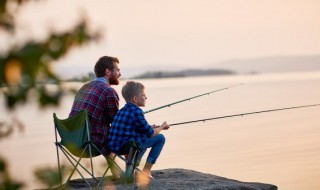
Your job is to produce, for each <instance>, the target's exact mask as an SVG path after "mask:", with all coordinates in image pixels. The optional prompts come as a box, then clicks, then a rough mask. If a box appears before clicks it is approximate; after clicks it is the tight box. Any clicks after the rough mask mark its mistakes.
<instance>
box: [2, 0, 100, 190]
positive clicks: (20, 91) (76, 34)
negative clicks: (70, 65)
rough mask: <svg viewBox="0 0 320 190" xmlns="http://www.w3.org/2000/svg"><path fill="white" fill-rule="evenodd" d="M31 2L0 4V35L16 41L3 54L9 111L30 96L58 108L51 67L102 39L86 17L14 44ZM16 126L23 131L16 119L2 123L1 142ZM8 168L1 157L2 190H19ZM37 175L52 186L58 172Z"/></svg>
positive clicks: (58, 90)
mask: <svg viewBox="0 0 320 190" xmlns="http://www.w3.org/2000/svg"><path fill="white" fill-rule="evenodd" d="M30 1H32V0H1V1H0V35H3V36H8V38H9V39H10V40H12V41H13V43H9V44H6V49H5V50H3V51H1V52H0V98H1V96H3V97H4V99H5V104H6V107H7V108H8V110H9V111H12V110H14V109H15V108H17V107H18V106H19V105H21V104H24V103H26V102H28V101H30V98H31V97H37V103H38V105H40V107H45V106H48V105H58V104H59V100H60V98H61V95H62V94H63V91H64V89H63V88H62V86H61V84H60V80H59V78H58V76H57V75H56V74H55V73H54V72H53V71H52V70H51V67H50V65H51V64H52V63H53V62H55V61H57V60H59V59H60V58H62V57H63V56H65V55H67V54H68V53H69V52H70V50H72V49H73V48H75V47H79V46H82V45H85V44H87V43H88V42H90V41H94V40H99V38H100V35H99V33H97V32H90V31H89V29H88V26H87V22H86V19H85V18H83V19H81V20H80V21H79V23H78V24H76V25H75V26H73V27H71V29H70V30H69V31H65V32H61V33H57V32H52V31H48V34H49V35H48V37H47V39H44V40H42V41H39V40H37V39H26V41H23V42H21V41H17V42H16V41H14V40H15V39H16V38H15V35H16V33H17V31H16V30H17V29H16V28H17V26H16V22H15V21H16V19H17V18H16V15H17V14H16V13H17V12H18V11H19V10H20V9H21V8H22V7H23V6H24V5H25V4H26V3H28V2H30ZM34 1H35V0H34ZM26 32H27V31H26ZM0 37H1V36H0ZM17 44H18V45H17ZM48 83H50V84H56V86H57V88H55V90H51V89H50V90H49V89H48V88H47V85H46V84H48ZM15 127H18V128H19V129H21V128H22V123H21V122H19V121H18V119H17V118H14V119H12V121H11V122H9V123H7V122H5V121H0V140H1V138H4V137H6V136H8V135H10V134H12V132H13V129H14V128H15ZM6 166H7V164H6V162H5V161H4V159H1V158H0V190H1V189H20V188H21V187H22V185H23V184H22V183H18V182H15V181H14V180H12V179H11V178H10V175H9V173H8V171H7V169H6ZM36 176H37V177H38V178H39V180H40V181H42V182H45V183H46V184H47V185H48V186H50V187H51V186H52V185H53V184H54V183H56V181H55V180H56V179H57V178H55V176H56V173H55V172H54V171H53V170H50V169H48V168H45V169H43V170H37V172H36Z"/></svg>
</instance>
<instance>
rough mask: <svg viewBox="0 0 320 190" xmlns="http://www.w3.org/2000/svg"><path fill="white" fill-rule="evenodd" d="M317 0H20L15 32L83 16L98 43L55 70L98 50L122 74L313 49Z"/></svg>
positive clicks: (66, 70)
mask: <svg viewBox="0 0 320 190" xmlns="http://www.w3.org/2000/svg"><path fill="white" fill-rule="evenodd" d="M319 7H320V1H319V0H268V1H263V0H161V1H156V0H135V1H132V0H114V1H111V0H90V1H89V0H68V1H64V0H55V1H53V0H48V1H35V2H32V3H28V4H27V5H26V6H25V7H23V8H22V9H21V10H20V11H19V13H18V15H19V19H18V23H19V24H20V25H21V27H20V28H21V32H20V33H19V35H18V37H17V38H21V39H24V38H30V37H31V38H37V39H43V38H45V37H46V33H47V32H48V30H55V31H63V30H66V29H68V28H70V27H71V26H73V25H74V24H75V22H76V21H77V20H78V19H79V18H82V17H86V18H87V20H88V21H89V24H90V28H91V29H92V30H101V31H102V34H103V36H104V38H103V39H102V40H101V41H100V42H98V43H92V44H89V45H88V46H86V47H83V48H79V49H76V50H73V51H72V52H71V53H70V54H69V55H68V56H66V57H65V58H63V59H61V60H60V61H59V62H58V63H56V64H55V66H54V69H56V70H57V71H58V72H59V73H61V74H62V75H67V76H71V75H77V74H84V73H88V72H90V71H92V70H93V66H94V64H95V62H96V61H97V59H98V58H99V57H101V56H103V55H110V56H116V57H118V58H119V59H120V64H121V66H120V68H121V70H122V75H123V76H127V77H129V76H132V75H134V74H137V73H139V72H140V73H141V72H143V71H144V69H156V68H161V69H175V68H199V67H200V68H201V67H204V66H205V65H208V64H213V65H214V64H215V63H217V64H218V63H219V62H222V61H227V60H232V59H246V58H257V57H269V56H293V55H317V54H319V53H320V35H319V34H320V22H319V19H320V11H319Z"/></svg>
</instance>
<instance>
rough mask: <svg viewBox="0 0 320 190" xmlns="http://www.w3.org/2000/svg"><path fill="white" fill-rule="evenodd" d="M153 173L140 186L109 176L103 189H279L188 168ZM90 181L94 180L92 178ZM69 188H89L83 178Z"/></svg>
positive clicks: (73, 181) (72, 183) (270, 185)
mask: <svg viewBox="0 0 320 190" xmlns="http://www.w3.org/2000/svg"><path fill="white" fill-rule="evenodd" d="M152 175H153V177H154V178H155V179H154V180H151V181H150V183H149V185H148V186H147V187H144V188H139V187H138V186H137V185H135V184H133V183H132V184H128V185H124V184H120V183H119V181H112V180H111V179H110V178H107V180H106V183H105V186H104V188H103V189H108V190H109V189H114V190H125V189H150V190H169V189H170V190H181V189H190V190H193V189H194V190H209V189H210V190H277V189H278V188H277V186H275V185H272V184H266V183H258V182H241V181H237V180H233V179H228V178H224V177H219V176H215V175H212V174H205V173H200V172H197V171H193V170H186V169H164V170H154V171H152ZM90 183H93V181H91V180H90ZM68 189H70V190H73V189H74V190H75V189H77V190H78V189H81V190H85V189H88V188H87V187H86V183H85V182H84V181H83V180H82V179H76V180H72V181H71V182H70V183H69V184H68Z"/></svg>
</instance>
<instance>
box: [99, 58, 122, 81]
mask: <svg viewBox="0 0 320 190" xmlns="http://www.w3.org/2000/svg"><path fill="white" fill-rule="evenodd" d="M114 63H119V60H118V58H116V57H110V56H102V57H100V58H99V60H98V61H97V63H96V65H95V66H94V72H95V74H96V77H104V75H105V73H106V69H109V70H110V71H112V70H113V69H114Z"/></svg>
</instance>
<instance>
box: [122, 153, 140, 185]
mask: <svg viewBox="0 0 320 190" xmlns="http://www.w3.org/2000/svg"><path fill="white" fill-rule="evenodd" d="M136 158H137V150H136V149H135V148H134V147H130V151H129V154H128V158H127V160H126V170H125V173H124V175H123V176H121V182H122V183H124V184H127V183H132V182H133V181H134V175H133V172H134V169H135V164H136Z"/></svg>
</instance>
